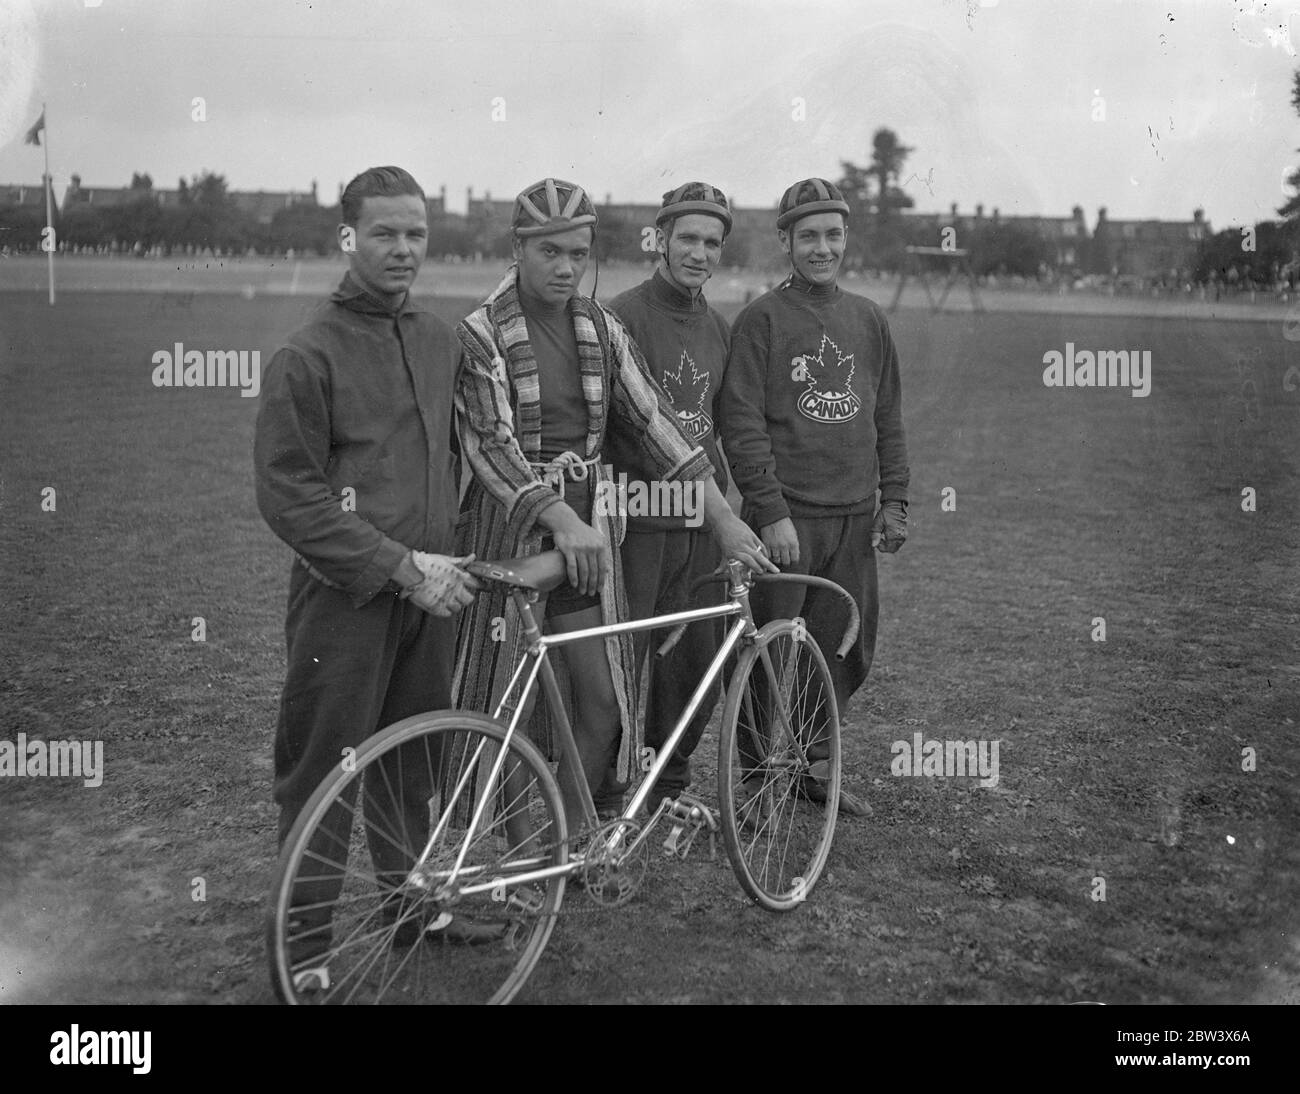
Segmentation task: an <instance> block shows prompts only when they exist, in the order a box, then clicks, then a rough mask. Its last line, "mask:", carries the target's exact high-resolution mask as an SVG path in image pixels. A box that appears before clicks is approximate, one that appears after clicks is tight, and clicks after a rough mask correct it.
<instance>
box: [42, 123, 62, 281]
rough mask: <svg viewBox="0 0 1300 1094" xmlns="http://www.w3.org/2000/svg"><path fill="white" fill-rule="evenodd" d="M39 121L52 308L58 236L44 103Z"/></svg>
mask: <svg viewBox="0 0 1300 1094" xmlns="http://www.w3.org/2000/svg"><path fill="white" fill-rule="evenodd" d="M41 119H42V120H43V121H45V124H44V125H43V126H42V127H41V128H42V129H44V130H45V141H44V144H45V223H46V225H47V227H48V228H49V229H50V231H49V237H48V238H49V243H50V249H49V250H48V251H46V252H45V257H46V258H47V259H48V263H47V265H48V268H49V272H50V306H51V307H53V306H54V248H55V246H56V245H57V244H56V240H57V239H58V236H57V235H56V234H55V232H54V208H53V202H52V199H51V194H52V191H53V190H54V178H53V176H52V175H51V174H50V123H49V122H48V121H46V120H45V103H44V102H42V103H41Z"/></svg>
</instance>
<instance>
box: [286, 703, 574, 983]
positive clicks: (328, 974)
mask: <svg viewBox="0 0 1300 1094" xmlns="http://www.w3.org/2000/svg"><path fill="white" fill-rule="evenodd" d="M505 736H506V728H505V726H503V725H502V724H501V723H500V722H497V721H495V720H494V719H491V718H488V717H486V716H485V715H482V714H473V713H466V712H461V711H440V712H437V713H432V714H422V715H418V716H416V717H414V718H407V719H406V720H404V721H401V722H398V723H396V724H395V725H392V726H390V727H389V728H388V729H386V730H383V731H382V732H380V733H377V734H376V735H375V736H373V737H371V738H370V739H368V740H367V741H366V742H365V743H364V744H362V745H361V747H360V748H358V749H357V751H356V755H355V757H352V758H345V759H344V761H343V762H341V763H340V764H339V766H338V767H336V768H335V769H334V770H333V771H332V772H331V773H330V775H329V777H328V778H327V779H326V780H325V781H324V782H323V783H322V784H321V785H320V786H319V787H318V788H317V790H316V792H315V793H314V794H313V795H312V797H311V798H310V799H309V800H308V802H307V804H306V805H305V806H304V807H303V810H302V812H301V814H299V817H298V820H297V822H296V823H295V824H294V827H293V829H292V830H291V831H290V833H289V836H288V838H287V839H286V840H285V843H284V847H283V849H282V852H281V855H280V861H279V866H278V871H277V876H276V881H275V887H274V889H273V891H272V902H271V911H270V914H269V917H268V923H267V945H268V952H269V956H270V959H271V979H272V982H273V984H274V986H275V989H276V993H277V994H278V995H279V997H280V998H281V999H282V1000H283V1001H284V1002H287V1003H349V1004H356V1003H398V1004H401V1003H408V1004H410V1003H414V1004H421V1003H508V1002H509V1001H510V1000H511V998H513V996H514V995H515V993H516V992H517V991H518V990H519V989H520V987H521V986H522V985H523V983H524V981H525V980H526V979H527V978H528V975H529V974H530V973H531V972H532V970H533V967H534V966H535V965H536V964H537V961H538V958H539V957H540V956H541V953H542V949H543V948H544V947H545V945H546V942H547V939H548V938H549V937H550V933H551V929H552V928H553V927H554V925H555V918H556V914H557V913H558V911H559V907H560V901H561V899H562V898H563V894H564V878H563V877H562V876H558V877H548V878H544V879H540V880H535V881H531V882H524V881H519V880H518V878H519V876H520V875H521V874H524V873H526V872H527V871H530V870H536V869H540V868H544V867H549V866H562V865H564V863H565V862H567V858H568V848H567V844H566V832H565V823H564V813H563V809H562V807H561V805H560V796H559V790H558V788H557V787H556V784H555V778H554V776H553V775H552V774H551V771H550V768H549V767H548V766H547V764H546V762H545V761H544V760H543V759H542V756H541V754H540V753H539V752H538V751H537V748H536V747H535V746H534V745H533V744H532V742H531V741H528V740H526V739H524V738H523V737H522V736H520V735H519V734H516V735H515V737H514V738H513V739H512V740H511V742H510V748H509V753H508V755H507V756H506V758H505V760H504V762H503V767H502V772H501V776H500V777H499V778H498V779H497V780H496V784H495V785H493V786H489V785H488V782H487V777H488V774H489V773H490V770H491V767H492V763H493V761H494V760H495V758H496V757H497V755H499V752H500V749H501V747H502V744H503V743H504V741H505ZM484 797H486V798H487V799H488V800H487V801H486V804H485V806H484V809H483V813H482V816H481V818H480V820H479V823H478V824H477V825H475V826H474V828H473V831H472V832H471V831H470V826H471V822H472V818H473V814H474V812H475V807H476V805H477V804H478V803H479V802H480V801H481V800H482V799H483V798H484ZM358 799H360V801H358ZM431 840H432V843H431V845H430V841H431ZM467 842H468V849H467V850H466V851H465V856H464V860H463V862H462V863H461V866H460V869H459V870H456V869H455V863H456V861H457V858H458V857H459V856H460V853H461V851H462V849H464V848H465V845H466V843H467ZM426 846H428V847H429V851H428V854H427V855H425V854H424V852H425V849H426ZM421 860H423V861H421ZM453 875H454V876H453Z"/></svg>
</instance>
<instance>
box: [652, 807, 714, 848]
mask: <svg viewBox="0 0 1300 1094" xmlns="http://www.w3.org/2000/svg"><path fill="white" fill-rule="evenodd" d="M667 814H668V816H669V817H670V818H671V819H672V822H673V826H672V828H671V829H670V830H669V832H668V838H667V839H666V840H664V843H663V847H664V854H665V855H669V856H672V855H675V856H677V857H678V858H681V859H685V858H686V856H687V855H688V854H690V851H691V846H692V845H693V844H694V843H695V837H696V836H698V835H699V834H700V832H701V830H704V829H707V830H708V833H709V857H710V858H716V857H717V853H718V852H717V847H716V845H715V844H714V839H713V834H714V832H716V831H717V829H718V821H717V818H716V817H715V816H714V815H713V811H712V810H711V809H709V807H708V806H707V805H705V804H704V803H703V802H702V801H700V800H699V799H698V798H693V797H691V796H690V795H688V794H681V795H679V796H678V797H677V799H676V800H675V801H673V802H671V804H669V806H668V809H667Z"/></svg>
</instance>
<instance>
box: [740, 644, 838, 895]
mask: <svg viewBox="0 0 1300 1094" xmlns="http://www.w3.org/2000/svg"><path fill="white" fill-rule="evenodd" d="M719 737H720V739H719V748H720V755H719V758H718V801H719V803H720V805H721V814H722V816H721V821H722V832H723V836H724V838H725V841H726V846H727V856H728V857H729V858H730V859H731V865H732V868H733V869H734V870H735V872H736V877H737V878H738V879H739V881H740V884H741V887H742V888H743V889H744V890H745V892H746V893H748V894H749V896H750V897H751V898H752V899H753V900H755V901H756V902H757V903H759V904H761V905H762V906H763V907H765V908H769V909H771V910H772V911H778V912H785V911H790V910H791V909H793V908H795V907H797V906H798V905H799V904H800V903H801V902H802V901H803V900H804V898H805V897H806V896H807V895H808V893H809V892H810V891H811V890H812V887H813V885H814V884H815V883H816V881H817V879H818V877H820V876H821V872H822V870H823V868H824V867H825V865H826V859H827V857H828V856H829V854H830V849H831V839H832V837H833V836H834V834H835V815H836V811H837V810H838V808H839V799H840V720H839V710H838V708H837V706H836V702H835V688H834V686H833V684H832V682H831V675H830V671H829V670H828V669H827V667H826V660H825V658H823V657H822V652H821V650H820V649H819V648H818V646H817V643H816V641H815V640H814V639H813V637H812V635H810V634H808V632H807V629H806V628H805V626H804V623H803V620H802V619H777V620H773V621H772V622H771V623H768V624H767V625H766V626H764V627H763V628H762V629H761V630H760V631H759V632H758V635H757V637H756V638H755V640H754V643H753V645H751V646H749V647H747V648H746V649H744V650H743V651H742V652H741V654H740V658H739V660H738V662H737V664H736V668H735V671H734V672H733V673H732V676H731V683H730V685H729V686H728V688H727V702H726V706H725V707H724V708H723V713H722V725H721V730H720V734H719Z"/></svg>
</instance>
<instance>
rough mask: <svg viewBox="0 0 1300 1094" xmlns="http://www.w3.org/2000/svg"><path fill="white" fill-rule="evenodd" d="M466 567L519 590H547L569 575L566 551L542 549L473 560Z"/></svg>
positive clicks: (472, 571)
mask: <svg viewBox="0 0 1300 1094" xmlns="http://www.w3.org/2000/svg"><path fill="white" fill-rule="evenodd" d="M465 569H467V570H468V571H469V572H470V573H472V574H473V575H474V576H475V577H484V578H487V579H488V580H489V581H500V582H502V583H503V584H505V585H514V586H516V587H518V588H520V589H536V590H537V591H538V592H539V593H548V592H550V591H551V590H552V589H554V588H555V587H556V586H557V585H559V584H561V583H562V582H563V581H564V580H565V579H566V578H567V576H568V571H567V570H566V569H565V566H564V552H563V551H543V552H542V553H541V554H540V555H527V556H525V557H523V558H503V559H499V560H498V561H496V562H471V563H469V564H468V565H467V566H466V567H465Z"/></svg>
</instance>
